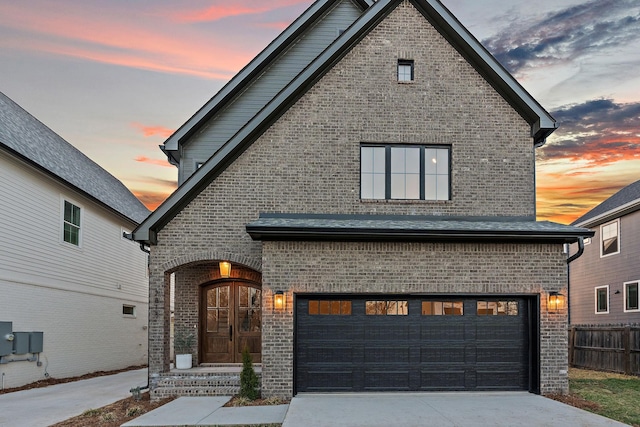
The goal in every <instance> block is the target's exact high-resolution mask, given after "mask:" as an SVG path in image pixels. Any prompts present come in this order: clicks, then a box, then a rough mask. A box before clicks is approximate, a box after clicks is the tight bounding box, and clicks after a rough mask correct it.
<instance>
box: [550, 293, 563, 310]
mask: <svg viewBox="0 0 640 427" xmlns="http://www.w3.org/2000/svg"><path fill="white" fill-rule="evenodd" d="M547 307H548V309H549V311H558V310H561V309H562V308H563V307H564V295H562V294H561V293H560V292H549V304H548V306H547Z"/></svg>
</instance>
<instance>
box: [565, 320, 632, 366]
mask: <svg viewBox="0 0 640 427" xmlns="http://www.w3.org/2000/svg"><path fill="white" fill-rule="evenodd" d="M569 366H573V367H576V368H586V369H595V370H598V371H609V372H619V373H621V374H627V375H640V325H624V326H597V325H589V326H572V327H571V328H569Z"/></svg>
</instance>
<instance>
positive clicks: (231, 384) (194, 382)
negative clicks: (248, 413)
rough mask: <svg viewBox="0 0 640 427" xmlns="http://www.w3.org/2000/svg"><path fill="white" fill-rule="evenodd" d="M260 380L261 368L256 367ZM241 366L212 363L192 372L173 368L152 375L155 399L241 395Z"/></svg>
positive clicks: (152, 390) (151, 388)
mask: <svg viewBox="0 0 640 427" xmlns="http://www.w3.org/2000/svg"><path fill="white" fill-rule="evenodd" d="M253 369H254V370H255V371H256V374H257V375H258V378H259V379H262V366H261V365H260V364H254V365H253ZM241 371H242V365H240V364H215V365H214V364H210V365H202V366H197V367H193V368H191V369H175V368H173V366H172V368H171V370H170V371H169V372H163V373H160V374H154V375H151V378H150V384H149V385H150V395H151V399H152V400H159V399H164V398H165V397H169V396H191V397H198V396H233V395H236V394H238V393H239V392H240V372H241Z"/></svg>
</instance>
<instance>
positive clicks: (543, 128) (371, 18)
mask: <svg viewBox="0 0 640 427" xmlns="http://www.w3.org/2000/svg"><path fill="white" fill-rule="evenodd" d="M402 1H403V0H378V1H376V2H375V3H374V4H373V5H371V6H370V7H369V8H368V9H367V10H366V11H365V12H364V13H363V14H362V16H361V17H360V18H359V19H358V20H357V21H356V22H355V23H354V24H353V25H352V26H351V27H349V28H348V29H347V30H346V31H345V32H344V33H342V35H340V36H339V37H338V38H337V39H336V40H335V41H334V43H333V44H331V45H330V46H329V47H328V48H327V49H325V51H324V52H322V54H320V55H319V56H318V57H317V58H316V59H315V60H314V61H313V62H312V63H311V64H309V66H308V67H307V68H305V69H304V70H303V71H302V72H301V73H300V74H299V75H298V76H297V77H296V78H295V79H294V80H293V81H292V82H291V83H290V84H289V85H288V86H287V87H285V88H284V89H283V90H282V91H281V92H280V93H279V94H278V95H277V96H276V97H275V98H273V99H272V100H271V102H269V104H267V105H266V106H265V107H264V108H263V109H262V110H261V111H260V112H259V113H258V114H256V115H255V116H254V117H253V118H252V119H251V120H250V121H249V122H247V124H246V125H245V126H244V127H243V128H242V129H240V131H239V132H238V133H236V134H235V135H234V136H233V137H232V138H231V139H230V140H229V141H228V142H227V143H226V144H225V145H224V146H223V147H222V148H221V149H220V150H219V151H218V152H216V153H215V154H214V155H213V156H212V157H211V158H210V159H209V160H208V161H207V162H206V163H205V164H204V165H203V166H202V167H201V168H200V169H198V170H197V171H196V172H195V173H194V174H193V175H192V176H191V177H190V178H189V179H188V180H187V181H185V182H184V183H183V184H182V185H181V186H180V187H179V188H178V189H177V190H176V191H175V192H174V193H173V194H172V195H171V196H169V198H168V199H167V200H166V201H165V202H164V203H163V204H162V205H160V206H159V207H158V209H156V211H155V212H153V213H152V214H151V215H150V216H149V218H147V220H145V222H144V223H143V224H141V226H140V227H138V229H136V231H135V232H134V239H135V240H139V241H143V242H147V243H154V242H155V233H156V232H157V231H158V230H160V229H161V228H162V227H163V226H164V225H165V224H167V223H168V222H169V221H170V220H171V219H172V218H173V217H174V216H175V215H176V214H177V213H178V212H179V211H180V210H181V209H182V208H183V207H185V206H186V205H187V204H188V203H189V202H190V201H191V200H192V199H193V198H194V197H195V196H197V194H199V193H200V191H202V189H204V188H205V187H206V186H207V185H208V184H209V183H210V182H211V181H213V179H215V177H217V176H218V175H219V174H220V173H221V172H222V171H223V170H224V169H225V168H226V167H227V166H228V165H229V164H231V163H232V162H233V161H234V160H235V159H236V158H237V157H238V156H239V155H240V154H241V153H242V152H243V151H244V150H245V149H246V148H247V147H248V146H249V145H250V144H251V143H253V141H255V140H256V139H257V138H258V137H259V136H260V134H261V133H262V132H263V131H264V130H265V129H266V128H267V127H268V126H269V125H270V124H272V123H273V122H274V121H275V120H277V119H278V118H279V117H280V116H281V115H282V114H283V113H284V112H285V111H286V110H287V109H288V108H289V107H290V106H291V105H293V103H294V102H295V101H296V100H297V99H299V98H300V97H301V96H302V95H303V94H304V93H305V92H306V91H307V90H308V89H309V88H310V87H311V86H313V84H315V83H316V82H317V81H318V80H319V79H320V78H321V77H322V76H323V75H324V74H325V73H326V72H327V71H328V70H330V69H331V67H332V66H333V65H334V64H336V63H337V62H338V61H339V60H340V59H342V57H344V55H346V53H347V52H349V50H351V48H352V47H354V46H355V45H356V44H357V43H358V42H360V40H362V39H363V38H364V37H365V36H366V35H367V34H368V33H369V31H371V30H372V29H373V28H375V27H376V25H377V24H378V23H379V22H381V21H382V20H383V19H384V18H385V17H386V16H387V15H388V14H389V13H391V11H393V10H394V9H395V8H396V7H397V6H398V5H399V4H400V3H401V2H402ZM409 1H410V2H411V3H412V4H413V5H414V6H415V7H416V8H417V9H418V10H420V11H421V13H422V14H423V15H424V16H425V18H426V19H427V20H429V21H430V22H431V23H432V24H433V25H434V27H435V28H436V29H438V31H439V32H440V33H441V34H442V35H443V36H444V37H445V38H446V39H447V40H448V41H449V42H450V43H451V44H452V45H453V46H454V47H455V48H456V49H457V50H458V51H459V52H460V53H461V54H462V55H463V56H464V57H465V58H466V59H467V60H468V61H469V63H471V64H472V65H473V66H474V67H475V69H476V70H477V71H478V72H479V73H480V74H481V75H483V76H484V78H485V79H486V80H487V81H488V82H489V83H490V84H491V85H492V86H493V87H494V88H495V89H496V91H498V92H499V93H500V94H501V95H502V96H503V97H504V99H505V100H507V101H508V102H509V103H510V104H511V105H512V107H513V108H514V109H515V110H516V111H518V113H519V114H520V115H521V116H522V117H523V118H524V119H525V120H526V121H527V122H528V123H529V125H530V126H531V136H532V138H533V141H534V144H535V145H536V146H539V145H542V144H544V141H545V138H546V137H547V136H549V135H550V134H551V133H552V132H553V131H554V130H555V129H556V127H557V126H556V122H555V120H554V119H553V117H551V115H550V114H549V113H548V112H547V111H546V110H544V108H542V107H541V106H540V104H539V103H538V102H537V101H536V100H535V99H533V97H532V96H531V95H530V94H529V93H528V92H527V91H526V90H525V89H524V88H523V87H522V86H521V85H520V84H519V83H518V82H517V81H516V80H515V79H514V78H513V76H511V74H509V72H508V71H506V69H505V68H504V67H503V66H502V65H500V63H499V62H498V61H497V60H496V59H495V58H494V57H493V56H492V55H491V54H490V53H489V52H488V51H487V50H486V49H485V48H484V47H483V46H482V45H481V44H480V42H479V41H478V40H477V39H476V38H475V37H473V35H471V33H469V31H468V30H467V29H466V28H464V26H463V25H462V24H461V23H460V22H459V21H458V20H457V19H456V18H455V17H454V16H453V15H452V14H451V12H449V10H448V9H446V8H445V7H444V6H443V5H442V3H440V2H439V1H438V0H409ZM194 117H195V116H194ZM204 119H205V116H204V115H203V116H202V120H204ZM191 125H192V126H193V125H195V123H193V122H192V123H191ZM183 132H184V133H185V134H186V132H188V129H187V128H185V129H184V131H183Z"/></svg>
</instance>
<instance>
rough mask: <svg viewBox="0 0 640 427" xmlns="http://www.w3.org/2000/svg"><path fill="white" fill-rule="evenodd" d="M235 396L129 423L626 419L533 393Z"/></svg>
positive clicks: (293, 425) (349, 426) (187, 402)
mask: <svg viewBox="0 0 640 427" xmlns="http://www.w3.org/2000/svg"><path fill="white" fill-rule="evenodd" d="M228 399H229V397H182V398H179V399H176V400H174V401H173V402H170V403H169V404H167V405H165V406H162V407H160V408H158V409H156V410H154V411H151V412H149V413H148V414H145V415H143V416H141V417H139V418H136V419H135V420H132V421H130V422H128V423H127V424H124V425H123V427H150V426H156V427H157V426H174V425H180V426H182V425H185V426H217V427H222V426H225V427H232V426H256V425H260V426H266V425H276V426H279V425H282V426H283V427H301V426H304V427H327V426H331V427H363V426H366V427H388V426H403V427H411V426H415V427H423V426H456V427H477V426H497V427H507V426H508V427H512V426H535V427H538V426H580V427H613V426H624V425H625V424H622V423H619V422H616V421H613V420H610V419H608V418H605V417H601V416H599V415H595V414H592V413H590V412H586V411H583V410H581V409H577V408H574V407H572V406H568V405H565V404H563V403H560V402H556V401H555V400H551V399H547V398H544V397H541V396H537V395H535V394H530V393H524V392H522V393H457V392H456V393H353V394H301V395H298V396H296V397H294V398H293V399H292V400H291V403H290V404H289V405H278V406H257V407H256V406H254V407H244V408H223V407H222V405H224V403H226V401H227V400H228Z"/></svg>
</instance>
